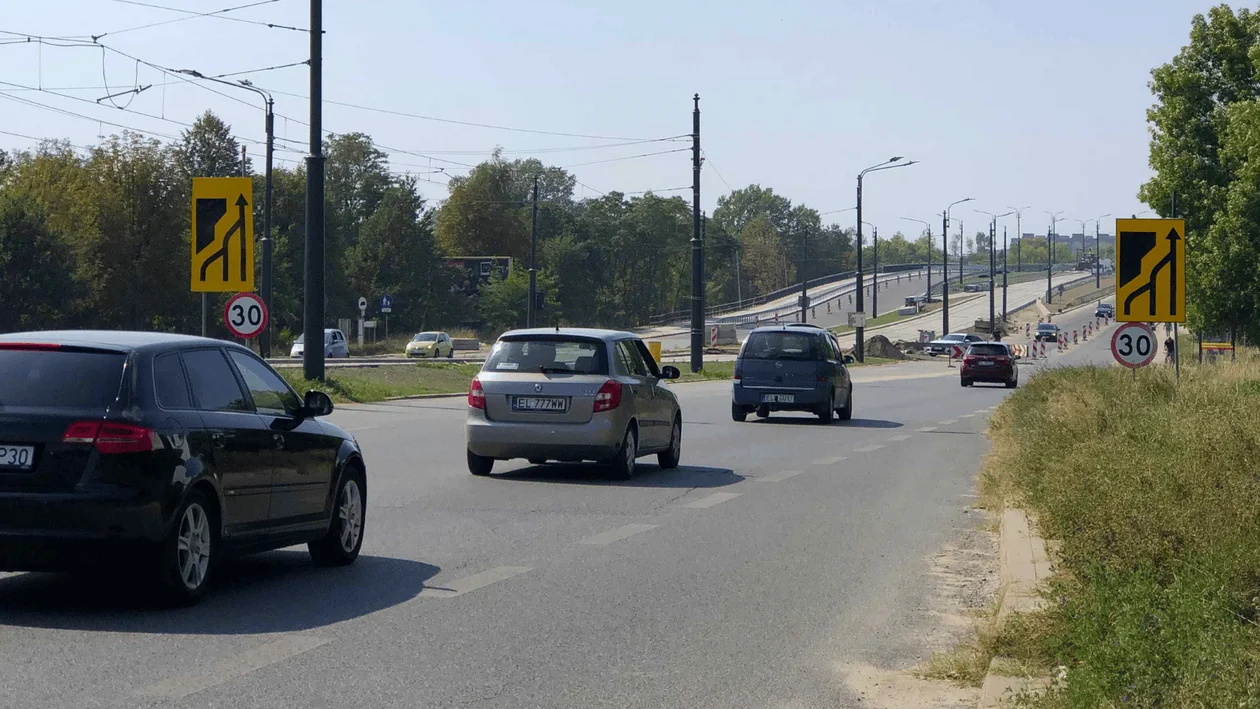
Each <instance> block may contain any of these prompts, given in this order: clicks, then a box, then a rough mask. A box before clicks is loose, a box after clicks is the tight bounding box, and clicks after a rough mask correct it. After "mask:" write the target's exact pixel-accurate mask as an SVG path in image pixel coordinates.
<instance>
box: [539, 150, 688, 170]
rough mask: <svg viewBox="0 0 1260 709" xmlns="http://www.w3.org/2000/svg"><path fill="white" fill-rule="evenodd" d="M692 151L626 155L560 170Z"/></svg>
mask: <svg viewBox="0 0 1260 709" xmlns="http://www.w3.org/2000/svg"><path fill="white" fill-rule="evenodd" d="M690 150H691V148H678V149H677V150H661V151H658V152H655V153H642V154H639V155H625V156H622V157H619V158H608V159H607V160H592V161H591V162H580V163H577V164H575V165H563V166H561V168H560V169H561V170H568V169H570V168H574V167H585V166H587V165H602V164H604V163H610V162H621V161H622V160H635V159H637V158H650V157H652V156H654V155H669V154H670V153H685V152H689V151H690Z"/></svg>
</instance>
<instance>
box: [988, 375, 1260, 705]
mask: <svg viewBox="0 0 1260 709" xmlns="http://www.w3.org/2000/svg"><path fill="white" fill-rule="evenodd" d="M1244 359H1246V360H1247V361H1242V360H1244ZM1182 364H1183V366H1182V373H1181V381H1180V384H1179V385H1178V384H1177V383H1176V382H1175V381H1174V379H1173V373H1172V370H1171V368H1170V367H1162V366H1154V367H1148V368H1147V369H1145V370H1143V371H1139V372H1138V375H1137V377H1136V380H1135V379H1134V378H1133V376H1132V375H1131V374H1130V373H1129V372H1128V371H1127V370H1122V369H1120V368H1118V367H1108V368H1079V369H1059V370H1050V371H1048V372H1046V373H1044V374H1042V375H1041V376H1038V377H1036V378H1034V379H1033V380H1032V381H1030V382H1029V383H1028V384H1027V385H1026V386H1025V387H1023V388H1022V389H1021V390H1020V391H1018V392H1017V393H1016V394H1015V395H1013V396H1011V397H1010V398H1008V399H1007V401H1006V402H1005V403H1004V404H1003V405H1002V407H1001V408H1000V409H999V410H998V412H997V413H996V414H995V416H994V418H993V421H992V425H991V431H990V437H991V439H992V443H993V447H992V451H991V453H990V455H989V456H988V458H987V459H986V461H985V465H984V469H983V472H982V478H981V499H982V502H983V503H984V504H985V505H986V506H988V507H990V508H994V509H996V508H1000V507H1001V506H1002V505H1004V504H1020V505H1023V506H1026V507H1028V508H1030V509H1032V510H1034V511H1035V512H1036V513H1037V515H1038V517H1039V519H1040V525H1041V533H1042V535H1043V536H1044V537H1046V538H1047V539H1058V540H1061V541H1062V549H1061V552H1060V557H1059V559H1058V560H1057V564H1056V572H1057V573H1056V576H1055V577H1054V578H1053V579H1052V580H1051V582H1050V584H1049V586H1048V588H1047V590H1046V598H1047V601H1048V603H1047V608H1046V610H1044V611H1042V612H1041V613H1039V614H1037V615H1034V616H1032V617H1031V618H1029V619H1025V620H1023V621H1020V622H1021V623H1023V625H1021V626H1020V627H1018V628H1016V631H1017V632H1016V634H1017V636H1018V643H1017V646H1018V647H1023V648H1024V649H1025V651H1024V653H1023V654H1024V658H1025V659H1027V660H1028V661H1029V662H1032V663H1035V664H1038V665H1040V666H1041V668H1042V669H1048V668H1049V667H1051V666H1056V665H1062V666H1065V667H1066V670H1067V673H1066V679H1065V681H1064V682H1062V683H1059V684H1058V685H1057V686H1056V687H1055V688H1054V689H1053V690H1052V691H1051V692H1050V693H1048V694H1047V695H1046V696H1044V697H1043V698H1041V699H1040V700H1038V704H1039V705H1040V706H1047V707H1060V706H1064V707H1066V706H1073V707H1076V706H1139V707H1153V706H1256V705H1257V704H1260V683H1258V682H1257V680H1256V678H1257V677H1260V626H1258V625H1257V622H1256V620H1257V617H1260V588H1258V587H1260V525H1258V524H1257V520H1260V476H1258V475H1257V474H1256V471H1255V467H1256V460H1257V456H1260V428H1257V427H1256V426H1255V425H1254V419H1253V416H1254V412H1255V411H1256V409H1257V408H1258V407H1260V363H1257V362H1256V361H1254V360H1252V358H1251V357H1246V358H1243V357H1240V361H1239V362H1238V363H1237V364H1234V365H1229V364H1218V365H1215V366H1202V367H1200V366H1194V365H1193V364H1190V365H1187V362H1186V358H1183V363H1182ZM1002 632H1003V633H1005V634H1006V636H1007V637H1010V633H1009V632H1008V631H1006V630H1003V631H1002ZM1003 654H1005V653H1003ZM990 656H992V655H990Z"/></svg>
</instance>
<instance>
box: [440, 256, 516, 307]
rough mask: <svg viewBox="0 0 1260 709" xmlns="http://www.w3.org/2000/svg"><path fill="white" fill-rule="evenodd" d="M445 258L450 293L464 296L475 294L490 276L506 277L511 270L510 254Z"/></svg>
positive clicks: (468, 296)
mask: <svg viewBox="0 0 1260 709" xmlns="http://www.w3.org/2000/svg"><path fill="white" fill-rule="evenodd" d="M445 260H446V265H447V268H449V269H450V270H451V293H460V294H462V295H463V296H464V297H465V298H471V297H474V296H476V295H477V293H478V292H479V291H480V290H481V287H482V286H484V285H486V284H487V283H489V282H490V278H491V277H492V276H494V275H498V277H499V278H507V277H508V272H509V271H511V270H512V257H511V256H451V257H448V258H446V259H445Z"/></svg>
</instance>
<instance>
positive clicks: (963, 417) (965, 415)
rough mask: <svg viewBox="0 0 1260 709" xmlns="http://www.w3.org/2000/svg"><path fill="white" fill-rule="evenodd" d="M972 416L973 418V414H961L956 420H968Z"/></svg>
mask: <svg viewBox="0 0 1260 709" xmlns="http://www.w3.org/2000/svg"><path fill="white" fill-rule="evenodd" d="M972 416H975V414H963V415H962V416H959V417H958V418H960V419H969V418H971V417H972Z"/></svg>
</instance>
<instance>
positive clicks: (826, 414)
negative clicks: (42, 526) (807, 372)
mask: <svg viewBox="0 0 1260 709" xmlns="http://www.w3.org/2000/svg"><path fill="white" fill-rule="evenodd" d="M824 407H825V408H822V409H819V410H818V423H820V424H823V425H824V426H825V425H827V424H829V423H831V422H832V420H834V419H835V417H836V392H834V391H832V392H831V398H830V399H828V400H827V403H826V404H824Z"/></svg>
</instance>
